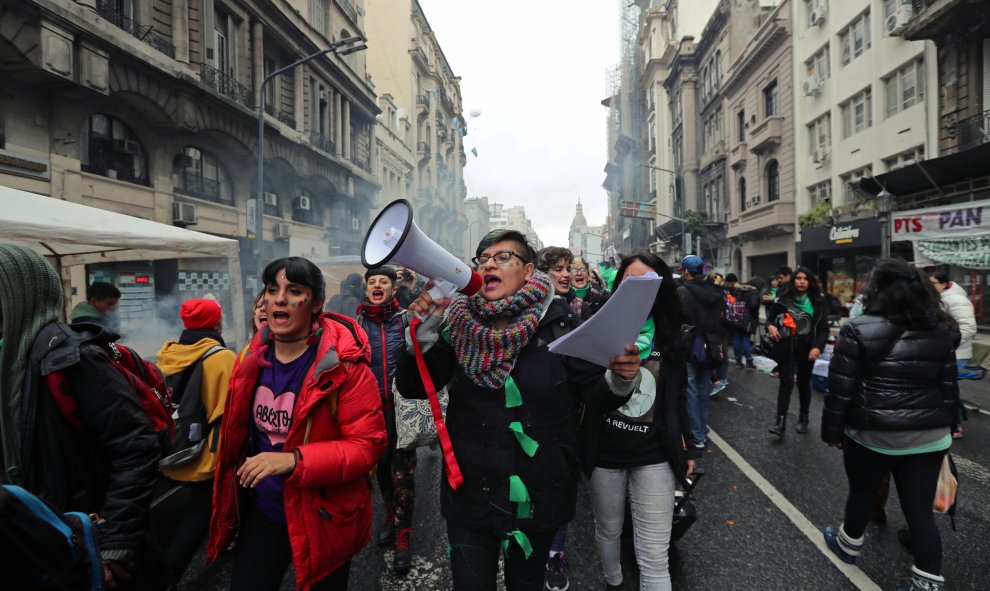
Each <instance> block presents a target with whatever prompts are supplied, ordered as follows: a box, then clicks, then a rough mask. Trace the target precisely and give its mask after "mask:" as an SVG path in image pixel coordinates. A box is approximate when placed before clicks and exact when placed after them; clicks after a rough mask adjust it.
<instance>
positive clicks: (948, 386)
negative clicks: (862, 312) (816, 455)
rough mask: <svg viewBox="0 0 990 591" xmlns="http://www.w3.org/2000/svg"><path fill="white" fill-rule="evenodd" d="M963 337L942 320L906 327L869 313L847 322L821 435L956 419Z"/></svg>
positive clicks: (831, 439) (828, 438) (832, 439)
mask: <svg viewBox="0 0 990 591" xmlns="http://www.w3.org/2000/svg"><path fill="white" fill-rule="evenodd" d="M895 340H896V342H894V341H895ZM957 344H959V333H958V332H950V331H949V330H947V329H946V328H944V327H942V326H938V327H936V328H934V329H932V330H907V331H903V334H902V329H901V328H900V327H898V326H897V325H895V324H893V323H892V322H890V321H889V320H887V319H886V318H884V317H882V316H871V315H866V316H860V317H859V318H854V319H852V320H850V321H849V322H847V323H846V324H844V325H843V326H842V330H841V331H840V332H839V339H838V341H837V342H836V344H835V351H834V352H833V354H832V361H831V363H830V364H829V371H828V393H827V394H826V395H825V411H824V413H822V440H824V441H825V442H826V443H838V442H839V441H840V440H841V439H842V433H843V430H844V429H845V427H846V426H849V427H854V428H857V429H870V430H875V431H909V430H920V429H934V428H937V427H951V426H955V425H957V424H958V411H957V408H958V402H959V384H958V382H957V381H956V354H955V348H956V345H957ZM891 345H893V346H891Z"/></svg>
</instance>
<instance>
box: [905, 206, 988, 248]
mask: <svg viewBox="0 0 990 591" xmlns="http://www.w3.org/2000/svg"><path fill="white" fill-rule="evenodd" d="M891 226H892V229H893V232H892V234H891V239H892V240H894V241H898V240H940V239H943V238H965V237H968V236H984V235H987V234H990V200H984V201H971V202H969V203H957V204H954V205H945V206H942V207H930V208H927V209H915V210H911V211H897V212H893V213H892V214H891Z"/></svg>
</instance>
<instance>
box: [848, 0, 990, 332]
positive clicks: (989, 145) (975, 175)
mask: <svg viewBox="0 0 990 591" xmlns="http://www.w3.org/2000/svg"><path fill="white" fill-rule="evenodd" d="M981 11H982V12H981ZM985 13H986V3H985V2H973V1H966V0H952V1H948V2H944V1H943V2H934V1H932V0H916V1H914V2H911V3H909V4H905V5H901V6H900V7H899V11H898V12H895V13H894V17H893V19H892V22H891V25H892V26H893V27H894V28H896V29H897V31H898V34H899V35H900V36H902V37H903V38H904V39H907V40H928V41H929V42H932V43H934V44H935V46H936V56H937V57H936V59H935V60H934V62H937V64H938V83H937V88H938V92H937V93H936V92H932V93H930V94H931V95H932V100H934V101H937V108H938V117H937V125H938V135H937V142H938V147H939V157H937V158H929V159H926V160H921V161H916V162H914V163H912V164H909V165H906V166H903V167H901V168H898V169H896V170H892V171H890V172H886V173H883V174H880V175H877V176H876V178H875V179H865V180H863V181H862V182H861V183H860V185H861V186H862V188H863V189H864V190H865V191H867V192H868V193H869V194H871V195H878V201H880V194H881V192H882V191H885V192H886V195H885V197H886V198H887V200H889V203H890V205H891V209H892V211H891V221H890V231H891V240H892V242H893V244H892V250H893V251H894V252H895V253H896V254H900V255H901V256H904V257H905V258H908V259H910V260H913V261H914V263H915V264H916V265H918V266H920V267H925V268H929V269H933V270H938V271H944V272H946V273H948V274H949V277H950V278H951V280H952V281H953V282H956V283H958V284H960V285H962V286H963V288H964V289H965V290H966V292H967V293H968V294H969V297H970V300H971V301H972V302H973V307H974V311H975V313H976V318H977V322H978V323H979V325H980V327H981V328H984V327H986V326H988V325H990V306H987V305H985V302H986V301H987V299H986V298H987V297H988V296H990V293H988V290H987V285H990V254H988V253H990V169H988V167H987V163H988V162H990V22H988V21H987V19H986V18H976V16H975V15H977V14H980V15H983V14H985Z"/></svg>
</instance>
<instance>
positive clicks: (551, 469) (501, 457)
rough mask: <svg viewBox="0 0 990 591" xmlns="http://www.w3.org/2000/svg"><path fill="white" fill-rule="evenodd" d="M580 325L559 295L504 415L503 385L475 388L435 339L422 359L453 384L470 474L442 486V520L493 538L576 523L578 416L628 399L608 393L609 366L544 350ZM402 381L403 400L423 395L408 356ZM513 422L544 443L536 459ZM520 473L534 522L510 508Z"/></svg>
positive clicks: (457, 447) (459, 452)
mask: <svg viewBox="0 0 990 591" xmlns="http://www.w3.org/2000/svg"><path fill="white" fill-rule="evenodd" d="M578 324H579V321H578V319H577V318H576V317H575V315H574V313H573V312H572V311H571V310H570V308H569V307H568V305H567V303H566V301H565V300H564V299H562V298H559V297H556V298H554V300H553V303H552V304H551V306H550V307H549V309H548V310H547V312H546V314H545V315H544V317H543V319H542V321H541V322H540V326H539V329H538V330H537V332H536V334H535V335H534V336H533V338H531V339H530V341H529V343H528V344H527V345H526V346H525V347H523V350H522V352H521V353H520V354H519V357H518V358H517V360H516V364H515V367H514V368H513V370H512V374H511V375H512V378H513V380H514V381H515V383H516V386H518V388H519V391H520V392H521V394H522V399H523V404H522V406H519V407H516V408H506V406H505V388H499V389H497V390H489V389H486V388H482V387H480V386H478V385H476V384H475V383H474V382H472V381H471V380H470V378H468V377H467V376H466V375H465V374H464V371H463V370H462V369H461V368H460V366H458V364H457V359H456V356H455V353H454V349H453V347H452V346H451V345H450V344H449V343H448V342H447V341H446V340H444V339H440V340H438V341H437V343H436V345H434V346H433V348H431V349H430V350H429V351H428V352H426V353H425V354H424V358H425V360H426V364H427V366H428V368H429V371H430V375H431V377H432V378H433V382H434V385H436V387H437V388H440V387H442V386H443V385H445V384H446V385H447V388H448V392H449V394H450V402H449V405H448V407H447V430H448V432H449V433H450V439H451V443H452V445H453V448H454V454H455V455H456V457H457V461H458V464H459V465H460V468H461V472H462V474H463V476H464V484H463V485H461V487H460V488H459V489H457V490H452V489H451V488H450V485H449V484H448V483H447V479H446V478H442V479H441V480H442V482H441V484H440V511H441V513H442V514H443V516H444V518H445V519H447V520H448V521H452V522H455V523H457V524H459V525H461V526H463V527H469V528H480V529H484V530H486V531H498V532H509V531H512V530H515V529H521V530H523V531H525V532H546V531H552V530H556V529H557V528H558V527H559V526H560V525H562V524H565V523H567V522H569V521H570V520H571V518H573V517H574V508H575V504H576V501H577V481H578V477H579V473H580V462H579V459H578V441H577V418H578V409H579V407H580V405H581V404H583V403H585V402H587V401H588V400H589V399H592V398H594V399H596V400H598V401H599V402H597V403H598V404H600V405H601V406H604V407H608V406H609V405H610V404H611V405H612V408H618V407H619V406H621V405H622V404H623V403H625V402H626V401H627V400H628V399H629V397H628V396H616V395H615V394H613V393H612V392H611V391H610V390H609V387H608V385H607V384H606V382H605V369H604V368H603V367H601V366H598V365H594V364H591V363H588V362H585V361H581V360H579V359H575V358H572V357H564V356H562V355H556V354H554V353H551V352H550V351H549V350H548V349H547V345H548V344H549V343H550V342H552V341H553V340H554V339H555V338H557V337H558V336H561V335H562V334H564V333H566V332H568V331H569V330H571V328H573V327H576V326H577V325H578ZM396 381H397V384H398V387H399V391H401V392H402V395H403V396H406V397H408V398H425V397H426V393H425V391H424V390H423V384H422V382H421V381H420V377H419V374H418V372H417V370H416V360H415V358H414V357H412V356H411V355H402V356H401V358H400V360H399V368H398V371H397V373H396ZM513 421H518V422H520V423H522V426H523V429H524V431H525V432H526V434H527V435H529V436H530V437H532V438H533V439H535V440H536V441H537V442H538V443H539V444H540V447H539V449H538V450H537V452H536V454H535V455H534V456H533V457H532V458H530V457H529V456H527V455H526V454H525V453H524V452H523V450H522V448H521V447H520V446H519V444H518V443H517V441H516V438H515V435H514V434H513V432H512V431H510V430H509V423H511V422H513ZM513 474H515V475H517V476H519V477H520V478H521V479H522V481H523V483H524V484H525V485H526V487H527V489H528V490H529V494H530V498H531V499H532V517H531V518H529V519H517V518H516V504H515V503H511V502H510V501H509V476H511V475H513ZM536 558H537V557H534V560H535V559H536ZM541 560H542V559H541Z"/></svg>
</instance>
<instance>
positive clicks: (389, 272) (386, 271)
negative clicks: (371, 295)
mask: <svg viewBox="0 0 990 591" xmlns="http://www.w3.org/2000/svg"><path fill="white" fill-rule="evenodd" d="M375 275H384V276H386V277H388V278H389V279H390V280H391V281H392V285H395V284H396V282H397V281H396V279H397V275H396V274H395V269H394V268H392V267H391V266H389V265H384V266H381V267H375V268H374V269H368V270H367V271H365V273H364V280H365V281H367V280H369V279H371V278H372V277H374V276H375Z"/></svg>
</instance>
